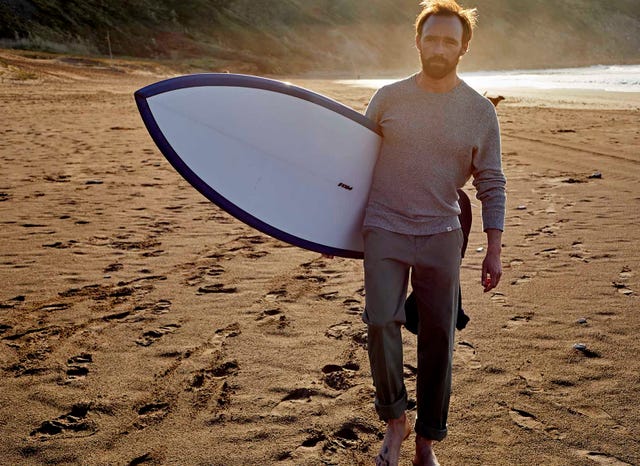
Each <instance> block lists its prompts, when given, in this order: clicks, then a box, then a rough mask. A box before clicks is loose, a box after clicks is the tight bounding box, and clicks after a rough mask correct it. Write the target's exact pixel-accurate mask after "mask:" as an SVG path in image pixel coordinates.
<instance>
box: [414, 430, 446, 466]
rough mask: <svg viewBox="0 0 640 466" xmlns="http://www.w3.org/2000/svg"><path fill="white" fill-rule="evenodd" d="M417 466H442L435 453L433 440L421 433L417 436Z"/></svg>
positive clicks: (415, 459)
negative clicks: (422, 435)
mask: <svg viewBox="0 0 640 466" xmlns="http://www.w3.org/2000/svg"><path fill="white" fill-rule="evenodd" d="M413 464H414V465H416V466H440V463H438V459H437V458H436V455H435V453H433V440H429V439H426V438H424V437H421V436H420V435H417V436H416V456H415V457H414V458H413Z"/></svg>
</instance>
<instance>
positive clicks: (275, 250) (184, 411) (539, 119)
mask: <svg viewBox="0 0 640 466" xmlns="http://www.w3.org/2000/svg"><path fill="white" fill-rule="evenodd" d="M169 74H170V71H169V70H166V69H162V68H161V67H158V68H152V67H150V66H148V65H138V64H132V63H129V62H117V61H116V62H103V61H93V60H73V59H64V58H60V57H58V58H56V57H51V56H43V57H41V58H24V57H21V56H19V55H17V54H16V53H14V52H9V51H0V80H1V81H0V102H1V107H2V111H1V115H2V116H1V121H2V125H0V133H1V134H2V137H1V138H0V164H1V165H0V166H1V173H2V177H1V179H0V221H1V222H2V223H1V228H2V229H1V232H0V235H1V236H0V244H1V246H0V247H1V252H2V259H1V262H0V283H2V285H1V288H0V289H1V292H0V363H1V371H2V372H1V373H0V374H1V379H0V433H1V435H0V458H2V461H1V462H2V464H90V465H94V464H95V465H116V464H122V465H126V464H129V465H135V464H175V465H253V464H259V465H266V464H282V465H294V464H295V465H356V464H372V458H373V457H374V456H375V454H376V453H377V449H378V447H379V443H380V439H381V437H382V434H383V432H384V425H383V424H382V423H381V422H380V421H379V420H378V419H377V417H376V415H375V413H374V410H373V404H372V398H373V395H372V393H373V389H372V385H371V381H370V372H369V368H368V362H367V356H366V349H365V348H366V329H365V326H364V324H363V323H362V321H361V320H360V313H361V312H362V308H363V303H364V297H363V284H362V270H361V263H360V262H359V261H356V260H347V259H340V258H337V259H333V260H330V259H325V258H322V257H321V256H320V255H319V254H316V253H312V252H309V251H305V250H301V249H298V248H295V247H293V246H289V245H287V244H284V243H282V242H279V241H277V240H274V239H272V238H269V237H267V236H265V235H263V234H260V233H258V232H256V231H254V230H252V229H251V228H249V227H247V226H245V225H243V224H241V223H240V222H238V221H237V220H235V219H233V218H231V217H230V216H229V215H227V214H226V213H224V212H221V211H220V210H219V209H218V208H216V207H215V206H214V205H212V204H211V203H209V202H208V201H207V200H206V199H204V198H203V197H202V196H201V195H200V194H199V193H198V192H197V191H196V190H195V189H193V188H192V187H191V186H190V185H188V183H187V182H186V181H184V180H183V179H182V178H181V177H180V176H179V175H178V174H177V173H176V172H175V171H174V170H173V169H172V167H171V166H170V165H169V163H168V162H167V161H166V160H165V159H164V158H163V157H162V155H161V154H160V153H159V151H158V150H157V149H156V147H155V146H154V144H153V142H152V140H151V138H150V137H149V135H148V134H147V132H146V130H145V128H144V127H143V124H142V122H141V120H140V117H139V116H138V113H137V110H136V107H135V104H134V101H133V98H132V93H133V92H134V91H135V90H136V89H138V88H140V87H142V86H144V85H146V84H149V83H152V82H155V81H158V80H160V79H162V78H163V77H166V76H167V75H169ZM292 81H293V82H296V83H298V84H301V85H304V86H307V87H310V88H312V89H314V90H316V91H319V92H322V93H325V94H327V95H329V96H331V97H333V98H336V99H338V100H340V101H342V102H344V103H346V104H347V105H350V106H353V107H354V108H356V109H357V110H363V109H364V106H365V105H366V102H367V101H368V99H369V97H370V94H371V91H370V90H367V89H359V88H350V87H345V86H340V85H336V84H335V83H333V82H331V81H322V80H315V81H313V80H298V81H296V80H295V79H292ZM501 94H503V95H504V96H505V97H506V100H505V101H504V102H502V103H501V104H500V105H499V107H498V113H499V117H500V121H501V125H502V129H503V157H504V166H505V171H506V174H507V177H508V208H507V222H506V225H507V228H506V232H505V235H504V251H503V262H504V267H505V273H504V277H503V281H502V283H501V284H500V286H499V287H498V288H497V289H496V290H495V292H492V293H488V294H483V293H482V289H481V286H480V284H479V275H480V271H479V267H480V264H481V260H482V257H483V252H481V251H480V250H479V248H481V247H483V245H484V238H483V233H482V232H481V231H480V223H479V221H478V220H479V217H480V208H479V206H478V205H477V202H475V203H474V204H476V205H474V215H475V219H476V222H475V223H474V226H473V230H472V234H471V238H470V243H469V249H468V253H467V257H466V258H465V260H464V262H463V268H462V287H463V296H464V307H465V309H466V311H467V313H468V314H469V315H470V316H471V319H472V320H471V322H470V324H469V325H468V327H467V328H466V329H465V330H463V331H462V332H459V333H458V334H457V336H456V348H455V350H456V351H455V358H454V384H453V394H452V402H451V412H450V423H449V428H450V434H449V437H448V438H447V439H446V440H445V441H444V442H442V443H440V444H438V445H437V448H436V452H437V454H438V456H439V458H440V460H441V461H442V464H443V465H489V464H490V465H534V464H535V465H538V464H544V465H597V464H605V465H625V464H640V441H639V439H640V427H639V426H640V408H639V401H640V396H639V395H640V362H638V354H639V353H640V339H638V338H637V333H638V331H639V330H640V314H639V313H638V310H639V306H638V304H639V300H638V293H639V292H640V254H638V244H639V243H640V221H639V217H638V208H639V207H640V182H639V181H640V158H639V156H640V154H639V153H638V148H639V146H640V128H639V126H638V123H639V122H640V118H639V117H640V111H639V110H638V106H640V102H639V98H638V95H633V94H630V95H629V96H628V97H627V98H626V99H625V100H619V99H616V98H614V99H608V98H607V95H606V94H604V93H602V95H600V96H599V98H598V99H597V101H595V102H591V103H590V104H589V105H586V104H585V105H584V107H585V108H582V109H578V108H575V107H577V106H580V104H581V103H580V101H579V99H577V97H576V98H574V100H573V103H574V104H578V105H572V106H571V107H572V108H567V105H565V104H566V102H564V103H563V101H562V100H565V99H564V98H563V97H562V96H560V97H559V96H558V95H553V94H548V95H547V94H544V95H537V97H536V99H538V100H537V101H534V102H533V103H532V100H531V99H532V98H533V97H532V98H529V99H528V100H527V101H526V102H523V100H522V98H521V97H517V96H512V95H509V94H508V93H507V92H501ZM574 97H575V96H574ZM578 97H579V96H578ZM576 99H577V100H576ZM634 99H635V100H634ZM535 102H538V103H537V104H536V103H535ZM603 102H605V103H606V105H604V104H603ZM616 102H617V103H616ZM630 102H631V105H629V103H630ZM467 191H468V192H469V193H473V190H472V187H471V185H469V186H467ZM404 340H405V355H406V365H405V368H406V380H407V386H408V389H409V392H410V393H412V395H411V399H412V400H414V399H415V396H414V395H413V391H414V389H415V371H416V369H415V366H416V357H415V349H416V348H415V338H414V337H413V336H412V335H411V334H409V333H404ZM576 344H582V345H584V346H579V347H578V348H579V349H576V348H574V345H576ZM410 415H411V416H415V411H414V410H413V411H411V412H410ZM412 443H413V437H411V439H410V440H409V441H408V442H407V443H406V444H405V449H404V451H403V454H402V463H401V464H410V461H411V455H412Z"/></svg>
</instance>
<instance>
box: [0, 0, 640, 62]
mask: <svg viewBox="0 0 640 466" xmlns="http://www.w3.org/2000/svg"><path fill="white" fill-rule="evenodd" d="M466 5H468V6H474V7H477V8H478V10H479V13H480V24H479V28H478V30H477V33H476V36H475V38H474V40H473V42H472V50H471V53H470V54H469V55H467V56H466V57H465V59H464V63H463V66H464V68H466V69H467V70H470V69H499V68H536V67H561V66H577V65H586V64H597V63H608V64H611V63H638V62H640V34H638V31H640V1H638V0H607V1H604V0H563V1H557V0H526V1H523V0H475V1H469V2H467V3H466ZM418 11H419V6H418V1H417V0H3V1H2V2H1V3H0V46H4V47H13V48H28V49H37V50H44V51H50V52H65V53H75V54H86V55H105V56H108V55H110V54H113V55H115V56H135V57H146V58H160V59H170V60H178V61H181V62H183V63H184V62H186V63H189V64H191V65H193V66H195V67H201V68H203V69H230V70H232V71H248V72H260V73H297V72H304V71H315V72H318V71H337V72H342V73H351V74H361V73H362V74H364V73H373V72H377V73H380V72H393V71H399V70H408V69H412V68H414V67H415V66H416V65H417V59H416V53H415V49H414V48H413V30H412V23H413V20H414V18H415V15H416V14H417V12H418Z"/></svg>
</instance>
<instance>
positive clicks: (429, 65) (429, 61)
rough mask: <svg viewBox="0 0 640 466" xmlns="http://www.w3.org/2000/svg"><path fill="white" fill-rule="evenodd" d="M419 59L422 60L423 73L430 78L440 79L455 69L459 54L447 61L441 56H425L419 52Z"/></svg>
mask: <svg viewBox="0 0 640 466" xmlns="http://www.w3.org/2000/svg"><path fill="white" fill-rule="evenodd" d="M420 61H421V62H422V71H424V74H426V75H427V76H429V77H430V78H432V79H442V78H444V77H445V76H448V75H449V74H450V73H452V72H454V71H455V70H456V68H457V67H458V63H459V62H460V56H458V57H457V58H456V59H454V60H451V61H449V60H447V59H446V58H444V57H441V56H436V57H430V58H425V57H424V56H423V55H422V54H420Z"/></svg>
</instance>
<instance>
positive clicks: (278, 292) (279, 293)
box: [264, 288, 288, 302]
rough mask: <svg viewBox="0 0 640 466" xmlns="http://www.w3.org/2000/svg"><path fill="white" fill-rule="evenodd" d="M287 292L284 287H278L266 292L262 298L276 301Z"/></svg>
mask: <svg viewBox="0 0 640 466" xmlns="http://www.w3.org/2000/svg"><path fill="white" fill-rule="evenodd" d="M287 294H288V292H287V290H286V289H285V288H279V289H277V290H273V291H270V292H269V293H267V295H266V296H265V297H264V299H265V300H266V301H271V302H273V301H278V300H279V299H282V298H284V297H285V296H287Z"/></svg>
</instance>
